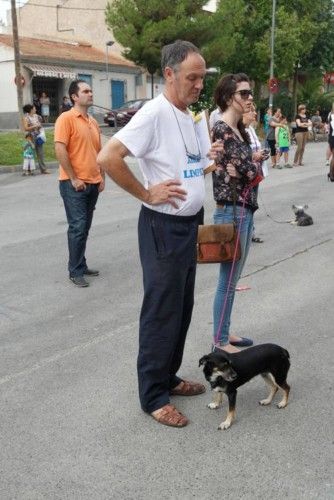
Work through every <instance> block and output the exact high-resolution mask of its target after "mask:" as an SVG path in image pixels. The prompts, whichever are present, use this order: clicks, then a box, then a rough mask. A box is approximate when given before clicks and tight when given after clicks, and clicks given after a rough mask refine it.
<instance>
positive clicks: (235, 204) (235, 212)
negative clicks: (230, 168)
mask: <svg viewBox="0 0 334 500" xmlns="http://www.w3.org/2000/svg"><path fill="white" fill-rule="evenodd" d="M231 184H232V199H233V220H234V225H235V227H237V181H236V179H234V178H233V177H232V178H231ZM245 200H246V196H245Z"/></svg>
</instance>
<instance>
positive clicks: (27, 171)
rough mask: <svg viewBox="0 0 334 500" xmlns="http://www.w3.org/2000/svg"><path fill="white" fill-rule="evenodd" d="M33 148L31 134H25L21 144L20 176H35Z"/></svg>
mask: <svg viewBox="0 0 334 500" xmlns="http://www.w3.org/2000/svg"><path fill="white" fill-rule="evenodd" d="M35 169H36V166H35V146H34V141H33V137H32V133H31V132H26V134H25V141H24V142H23V172H22V175H23V176H25V175H35Z"/></svg>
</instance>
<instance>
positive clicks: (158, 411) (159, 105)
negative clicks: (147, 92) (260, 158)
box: [98, 40, 210, 427]
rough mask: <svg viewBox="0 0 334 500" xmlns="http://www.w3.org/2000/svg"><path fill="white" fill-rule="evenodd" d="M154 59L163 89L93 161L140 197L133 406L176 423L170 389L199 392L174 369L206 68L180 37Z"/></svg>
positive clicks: (191, 244)
mask: <svg viewBox="0 0 334 500" xmlns="http://www.w3.org/2000/svg"><path fill="white" fill-rule="evenodd" d="M161 63H162V71H163V74H164V77H165V89H164V93H163V94H161V95H159V96H158V97H156V98H155V99H152V100H151V101H149V102H148V103H147V104H145V106H143V108H141V109H140V110H139V111H138V112H137V113H136V114H135V116H134V117H133V118H132V119H131V121H130V122H129V123H128V124H127V125H126V126H125V127H124V128H123V129H122V130H120V131H119V132H118V133H117V134H115V136H114V137H113V138H112V139H110V141H109V142H108V143H107V144H106V145H105V146H104V148H103V149H102V151H101V152H100V154H99V156H98V163H99V164H100V166H101V167H102V168H103V169H104V170H105V171H106V172H107V174H108V175H109V176H110V177H111V178H112V179H113V180H114V181H115V182H116V183H117V184H118V185H119V186H121V187H122V188H123V189H125V190H126V191H128V192H129V193H130V194H132V195H133V196H135V197H136V198H138V199H139V200H141V201H142V203H143V205H142V207H141V211H140V216H139V223H138V237H139V251H140V259H141V264H142V269H143V278H144V300H143V305H142V309H141V315H140V329H139V354H138V363H137V368H138V382H139V397H140V402H141V407H142V409H143V410H144V411H145V412H147V413H149V414H150V415H152V417H153V418H154V419H155V420H156V421H158V422H160V423H162V424H164V425H169V426H172V427H184V426H185V425H187V423H188V420H187V418H186V417H185V416H184V415H182V413H180V412H179V411H178V410H177V409H176V408H175V407H174V406H173V405H171V404H170V396H171V395H175V396H176V395H182V396H194V395H197V394H201V393H202V392H204V391H205V387H204V386H203V385H202V384H199V383H195V382H189V381H185V380H182V379H181V378H179V377H178V376H177V375H176V374H177V372H178V370H179V368H180V366H181V362H182V356H183V349H184V343H185V340H186V335H187V331H188V327H189V324H190V320H191V315H192V308H193V302H194V285H195V274H196V238H197V226H198V223H199V222H200V219H201V216H202V211H203V208H202V207H203V202H204V196H205V185H204V169H205V168H206V167H207V166H208V165H209V164H210V161H209V160H208V159H207V156H206V155H207V153H208V151H209V149H210V139H209V134H208V130H207V124H206V121H205V120H204V119H202V120H199V121H196V122H195V121H194V119H193V116H192V113H191V112H190V111H189V110H188V106H189V105H190V104H192V103H194V102H196V101H197V100H198V98H199V95H200V92H201V90H202V88H203V80H204V77H205V73H206V67H205V61H204V59H203V57H202V56H201V55H200V53H199V50H198V49H197V47H195V46H194V45H193V44H192V43H190V42H186V41H182V40H178V41H176V42H175V43H173V44H170V45H166V46H165V47H163V49H162V61H161ZM128 155H132V156H134V157H136V158H137V159H138V163H139V166H140V169H141V171H142V174H143V177H144V184H142V183H141V182H140V181H139V180H138V179H137V178H136V177H135V176H134V175H133V174H132V172H131V171H130V169H129V167H128V166H127V164H126V163H125V161H124V158H125V157H126V156H128Z"/></svg>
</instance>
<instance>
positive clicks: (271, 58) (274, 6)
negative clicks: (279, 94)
mask: <svg viewBox="0 0 334 500" xmlns="http://www.w3.org/2000/svg"><path fill="white" fill-rule="evenodd" d="M275 15H276V0H273V12H272V19H271V43H270V71H269V74H270V76H269V81H270V82H271V81H272V79H273V78H274V48H275ZM273 99H274V95H273V92H272V91H271V89H269V106H270V107H272V105H273Z"/></svg>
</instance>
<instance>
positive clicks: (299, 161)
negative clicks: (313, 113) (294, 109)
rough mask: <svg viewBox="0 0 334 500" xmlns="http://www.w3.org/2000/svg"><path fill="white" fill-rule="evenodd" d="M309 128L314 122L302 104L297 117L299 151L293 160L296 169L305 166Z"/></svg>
mask: <svg viewBox="0 0 334 500" xmlns="http://www.w3.org/2000/svg"><path fill="white" fill-rule="evenodd" d="M309 127H312V122H311V120H310V119H309V117H308V116H307V114H306V106H305V105H304V104H300V105H299V106H298V114H297V115H296V131H295V138H296V143H297V149H296V152H295V157H294V160H293V166H294V167H300V166H303V165H304V163H303V156H304V152H305V145H306V141H307V136H308V131H309Z"/></svg>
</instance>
